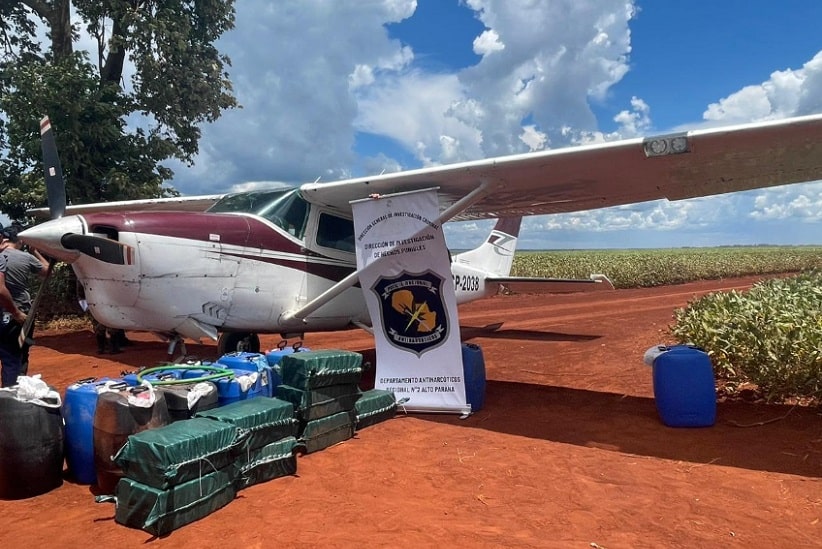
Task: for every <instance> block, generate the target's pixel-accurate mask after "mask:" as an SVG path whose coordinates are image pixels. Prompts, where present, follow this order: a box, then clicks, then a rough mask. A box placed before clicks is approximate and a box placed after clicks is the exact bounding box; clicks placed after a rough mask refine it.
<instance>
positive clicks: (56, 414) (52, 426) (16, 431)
mask: <svg viewBox="0 0 822 549" xmlns="http://www.w3.org/2000/svg"><path fill="white" fill-rule="evenodd" d="M15 394H16V393H15V392H14V391H0V499H23V498H28V497H32V496H38V495H40V494H44V493H46V492H48V491H50V490H53V489H54V488H57V487H58V486H60V485H61V484H63V417H62V415H61V414H60V407H59V406H57V407H53V408H50V407H47V406H42V405H38V404H34V403H31V402H26V401H21V400H17V399H16V398H15ZM57 403H58V402H57V401H55V404H57Z"/></svg>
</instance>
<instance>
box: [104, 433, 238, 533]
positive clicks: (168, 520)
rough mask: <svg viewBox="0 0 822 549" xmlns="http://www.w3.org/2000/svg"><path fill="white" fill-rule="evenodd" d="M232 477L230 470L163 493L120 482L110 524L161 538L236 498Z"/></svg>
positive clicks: (211, 474) (122, 480) (140, 484)
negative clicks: (139, 530) (112, 521)
mask: <svg viewBox="0 0 822 549" xmlns="http://www.w3.org/2000/svg"><path fill="white" fill-rule="evenodd" d="M188 421H191V420H188ZM235 477H236V470H235V468H234V467H233V466H230V467H228V468H226V469H224V470H219V471H212V472H211V473H208V474H206V475H203V476H202V477H200V478H196V479H194V480H190V481H188V482H184V483H182V484H179V485H177V486H174V487H173V488H169V489H167V490H160V489H157V488H154V487H152V486H147V485H145V484H143V483H141V482H138V481H136V480H133V479H130V478H122V479H120V481H119V482H118V483H117V487H116V489H115V502H116V505H117V509H116V511H115V514H114V520H115V521H116V522H117V523H119V524H123V525H125V526H128V527H131V528H140V529H142V530H145V531H146V532H149V533H150V534H154V535H156V536H163V535H165V534H168V533H169V532H171V531H173V530H175V529H176V528H179V527H181V526H184V525H186V524H189V523H191V522H194V521H195V520H199V519H201V518H203V517H205V516H207V515H209V514H211V513H212V512H214V511H216V510H217V509H219V508H221V507H224V506H225V505H227V504H228V503H229V502H231V500H233V499H234V497H235V496H236V494H237V490H236V487H235V480H234V479H235Z"/></svg>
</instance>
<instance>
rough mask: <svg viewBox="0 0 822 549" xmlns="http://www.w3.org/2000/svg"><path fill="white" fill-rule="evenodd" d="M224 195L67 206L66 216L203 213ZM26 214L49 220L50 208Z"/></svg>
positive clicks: (29, 211) (34, 210)
mask: <svg viewBox="0 0 822 549" xmlns="http://www.w3.org/2000/svg"><path fill="white" fill-rule="evenodd" d="M223 196H225V195H223V194H211V195H200V196H175V197H171V198H146V199H143V200H120V201H116V202H95V203H93V204H78V205H76V206H66V211H65V214H66V215H77V214H85V213H94V212H124V211H134V210H140V211H145V210H155V211H157V210H173V211H191V212H202V211H205V210H206V209H207V208H208V207H209V206H211V205H212V204H214V203H215V202H217V201H218V200H219V199H221V198H222V197H223ZM26 213H28V214H29V215H33V216H35V217H39V218H48V217H49V209H48V208H32V209H30V210H28V211H27V212H26Z"/></svg>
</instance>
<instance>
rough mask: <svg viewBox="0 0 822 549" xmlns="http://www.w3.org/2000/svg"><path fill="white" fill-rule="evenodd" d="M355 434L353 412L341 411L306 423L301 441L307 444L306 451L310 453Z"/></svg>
mask: <svg viewBox="0 0 822 549" xmlns="http://www.w3.org/2000/svg"><path fill="white" fill-rule="evenodd" d="M353 436H354V417H353V412H340V413H338V414H334V415H333V416H328V417H324V418H320V419H314V420H311V421H309V422H308V423H306V424H305V427H304V428H303V432H302V434H301V436H300V442H301V443H302V444H303V446H305V453H306V454H310V453H311V452H316V451H317V450H322V449H324V448H328V447H329V446H332V445H334V444H337V443H338V442H342V441H344V440H348V439H349V438H351V437H353Z"/></svg>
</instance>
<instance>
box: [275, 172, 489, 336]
mask: <svg viewBox="0 0 822 549" xmlns="http://www.w3.org/2000/svg"><path fill="white" fill-rule="evenodd" d="M490 188H491V183H490V182H489V181H484V182H483V183H482V184H480V186H479V187H477V188H476V189H474V190H473V191H471V192H470V193H468V194H467V195H465V196H464V197H462V198H461V199H459V200H457V201H456V202H454V203H453V204H451V206H449V207H448V208H446V209H444V210H443V211H442V213H440V215H439V217H437V219H436V221H435V223H436V224H437V225H442V224H443V223H445V222H446V221H448V220H450V219H451V218H452V217H454V216H455V215H457V214H458V213H460V212H461V211H463V210H464V209H466V208H468V207H469V206H471V204H473V203H475V202H477V201H478V200H480V199H482V198H483V197H484V196H485V195H486V194H488V192H489V191H490ZM381 263H382V262H381V261H379V260H377V261H375V262H373V263H371V264H370V265H369V266H368V267H366V269H374V268H376V267H375V266H379V265H381ZM361 272H362V270H356V271H354V272H353V273H351V274H350V275H348V276H346V277H345V278H343V279H342V280H340V281H339V282H337V283H336V284H334V285H333V286H331V287H330V288H329V289H327V290H326V291H324V292H323V293H321V294H320V295H318V296H317V297H315V298H314V299H312V300H311V301H309V302H308V303H306V304H305V305H304V306H303V307H301V308H300V309H297V310H295V311H286V312H285V313H283V314H282V316H281V317H280V322H282V323H284V322H288V321H289V320H293V319H295V318H296V319H300V320H302V321H303V322H308V321H307V320H306V317H308V315H310V314H311V313H313V312H314V311H316V310H317V309H319V308H320V307H322V306H323V305H325V304H326V303H328V302H329V301H331V300H332V299H334V298H335V297H337V296H339V295H340V294H342V293H343V292H344V291H345V290H347V289H348V288H350V287H351V286H353V285H354V284H356V283H357V281H359V279H360V273H361Z"/></svg>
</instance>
